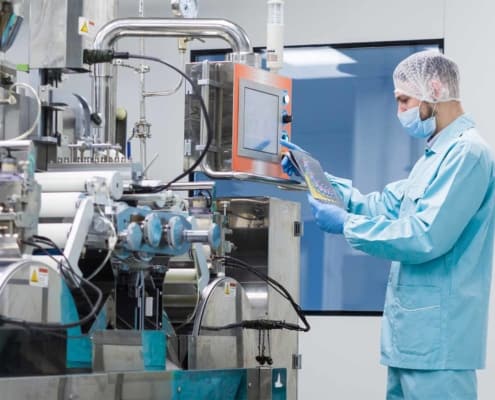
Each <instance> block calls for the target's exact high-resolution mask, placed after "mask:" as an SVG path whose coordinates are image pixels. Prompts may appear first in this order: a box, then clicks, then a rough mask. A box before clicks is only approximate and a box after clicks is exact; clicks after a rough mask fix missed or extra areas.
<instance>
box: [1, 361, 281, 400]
mask: <svg viewBox="0 0 495 400" xmlns="http://www.w3.org/2000/svg"><path fill="white" fill-rule="evenodd" d="M271 372H272V370H271V369H269V370H267V371H266V372H265V371H263V372H260V371H259V370H258V369H254V368H253V369H246V370H217V371H201V372H197V371H163V372H151V371H148V372H125V373H94V374H74V375H63V376H60V375H54V376H44V377H40V376H35V377H27V378H8V379H7V378H0V392H1V393H2V399H5V400H33V399H37V400H111V399H115V400H137V399H139V400H172V399H184V400H223V399H227V398H228V399H234V398H237V397H234V396H235V394H234V393H235V389H236V388H234V390H233V389H232V388H228V387H225V386H222V383H224V384H227V383H232V382H233V380H232V377H237V384H238V385H239V386H238V387H237V391H238V393H239V397H240V398H246V397H244V396H246V395H247V394H248V393H261V396H260V397H256V398H254V397H247V398H248V399H250V400H251V399H253V400H254V399H256V400H267V399H271V398H272V395H271V393H272V390H274V385H271ZM252 376H255V377H258V379H257V380H256V381H255V380H254V379H248V377H252ZM244 377H245V378H244ZM229 378H230V379H229ZM243 378H244V379H245V380H244V379H243ZM234 381H235V380H234ZM247 381H251V386H250V387H247V386H248V383H247ZM243 384H244V385H246V386H243ZM256 385H261V387H260V388H258V387H256ZM191 387H192V389H191ZM266 390H268V392H266ZM226 396H228V397H226Z"/></svg>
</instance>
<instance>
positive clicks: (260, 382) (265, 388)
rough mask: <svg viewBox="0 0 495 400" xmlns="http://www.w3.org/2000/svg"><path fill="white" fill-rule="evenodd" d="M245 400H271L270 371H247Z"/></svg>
mask: <svg viewBox="0 0 495 400" xmlns="http://www.w3.org/2000/svg"><path fill="white" fill-rule="evenodd" d="M247 381H248V393H247V400H260V399H263V400H271V398H272V369H271V368H256V369H250V370H248V374H247Z"/></svg>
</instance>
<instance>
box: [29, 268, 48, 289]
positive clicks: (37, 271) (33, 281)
mask: <svg viewBox="0 0 495 400" xmlns="http://www.w3.org/2000/svg"><path fill="white" fill-rule="evenodd" d="M48 273H49V271H48V268H47V267H42V266H36V265H31V267H30V270H29V285H31V286H37V287H48Z"/></svg>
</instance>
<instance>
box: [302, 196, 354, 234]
mask: <svg viewBox="0 0 495 400" xmlns="http://www.w3.org/2000/svg"><path fill="white" fill-rule="evenodd" d="M308 201H309V204H310V206H311V210H312V211H313V216H314V218H315V221H316V225H318V227H319V228H320V229H321V230H323V231H325V232H328V233H342V232H343V231H344V221H345V219H346V217H347V211H345V210H343V209H342V208H340V207H337V206H334V205H333V204H326V203H322V202H321V201H318V200H316V199H315V198H313V197H312V196H311V195H310V194H308Z"/></svg>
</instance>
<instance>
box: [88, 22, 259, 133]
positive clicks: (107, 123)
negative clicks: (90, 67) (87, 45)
mask: <svg viewBox="0 0 495 400" xmlns="http://www.w3.org/2000/svg"><path fill="white" fill-rule="evenodd" d="M130 36H132V37H196V38H219V39H223V40H225V41H226V42H227V43H229V45H230V46H232V49H233V51H234V53H238V54H248V53H251V52H252V48H251V43H250V41H249V38H248V37H247V35H246V33H245V32H244V30H243V29H242V28H241V27H240V26H238V25H236V24H234V23H232V22H230V21H227V20H222V19H167V18H125V19H117V20H114V21H112V22H110V23H108V24H107V25H105V26H104V27H103V28H101V29H100V31H99V32H98V34H97V35H96V38H95V41H94V48H95V49H108V48H111V47H113V46H114V44H115V43H116V41H118V40H119V39H121V38H123V37H130ZM115 70H116V69H115V66H101V65H96V66H95V71H94V74H95V79H94V86H93V101H94V103H93V105H94V111H95V112H96V113H98V114H100V115H101V116H102V117H103V120H104V122H103V123H104V127H105V137H104V138H102V137H101V131H100V132H99V135H100V139H101V140H102V141H104V142H110V143H115V127H114V126H113V125H114V124H113V121H115V107H114V104H113V103H114V100H115V93H116V75H115ZM112 77H113V78H112Z"/></svg>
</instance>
